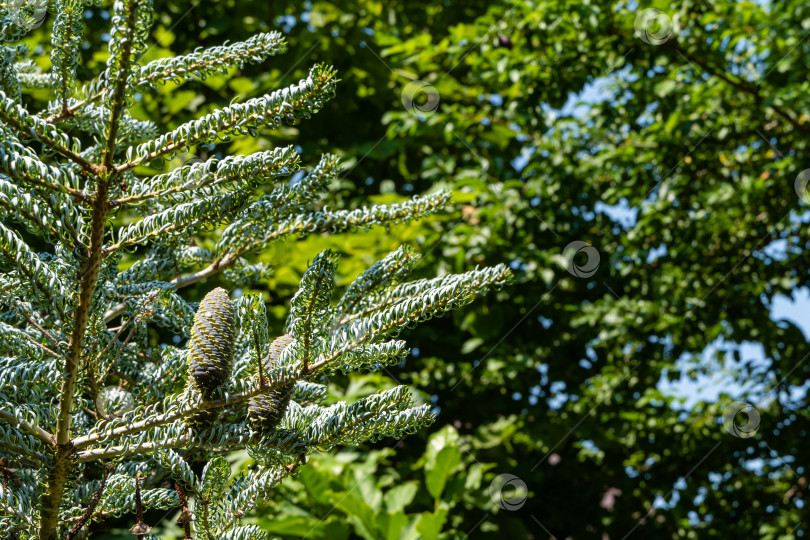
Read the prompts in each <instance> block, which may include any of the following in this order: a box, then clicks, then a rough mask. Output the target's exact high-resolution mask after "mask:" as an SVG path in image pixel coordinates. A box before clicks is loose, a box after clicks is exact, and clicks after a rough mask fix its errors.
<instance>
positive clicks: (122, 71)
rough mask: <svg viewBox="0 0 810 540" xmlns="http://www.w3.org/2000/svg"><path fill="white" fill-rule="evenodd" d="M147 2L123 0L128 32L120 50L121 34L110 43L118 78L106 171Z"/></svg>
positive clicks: (111, 67)
mask: <svg viewBox="0 0 810 540" xmlns="http://www.w3.org/2000/svg"><path fill="white" fill-rule="evenodd" d="M144 3H145V2H144V0H129V1H126V2H121V3H120V5H121V8H122V9H125V10H126V14H125V16H126V21H125V23H124V27H123V29H122V31H123V34H124V35H123V36H121V38H120V39H121V41H120V42H119V43H116V44H115V46H120V49H119V50H114V49H113V46H114V45H113V43H114V42H115V40H116V38H119V36H114V37H113V38H112V39H111V43H110V48H111V53H112V54H111V56H110V62H109V63H108V69H107V72H108V74H111V75H112V76H113V77H114V80H113V93H112V96H111V98H110V99H111V104H110V119H109V122H108V124H107V140H106V141H105V143H104V158H103V160H102V168H103V170H105V171H109V170H110V169H112V165H113V156H114V154H115V141H116V139H117V134H118V126H119V122H120V120H121V115H122V114H123V112H124V101H125V100H126V91H127V84H128V83H129V77H130V74H131V73H132V67H133V65H132V64H133V60H134V58H133V52H134V49H135V48H136V44H137V40H138V36H137V24H138V17H139V13H138V12H139V11H141V9H142V8H143V7H144ZM116 7H118V5H116ZM105 202H106V201H105Z"/></svg>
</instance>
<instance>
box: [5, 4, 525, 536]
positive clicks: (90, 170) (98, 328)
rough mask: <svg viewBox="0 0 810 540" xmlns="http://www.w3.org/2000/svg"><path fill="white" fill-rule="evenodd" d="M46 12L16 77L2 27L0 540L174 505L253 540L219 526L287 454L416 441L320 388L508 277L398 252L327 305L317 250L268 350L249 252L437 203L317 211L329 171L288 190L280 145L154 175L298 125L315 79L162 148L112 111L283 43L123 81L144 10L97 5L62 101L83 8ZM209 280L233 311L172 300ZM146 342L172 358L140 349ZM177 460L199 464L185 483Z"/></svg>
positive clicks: (315, 73)
mask: <svg viewBox="0 0 810 540" xmlns="http://www.w3.org/2000/svg"><path fill="white" fill-rule="evenodd" d="M31 4H32V5H33V2H32V3H31ZM55 4H56V8H57V9H56V11H55V13H56V15H55V18H54V19H53V25H52V40H51V44H50V45H49V46H47V47H45V49H46V50H47V49H49V50H50V56H51V60H52V62H51V65H52V68H51V70H50V71H45V72H42V71H40V70H39V68H37V67H36V64H35V63H33V62H32V61H31V60H32V55H33V54H38V53H32V52H31V51H30V50H29V49H27V48H26V47H23V46H16V45H15V44H14V43H13V40H16V39H19V38H20V37H21V36H22V35H24V34H25V31H26V28H25V27H21V26H20V25H19V21H20V20H21V19H20V17H19V13H12V12H11V11H10V8H9V7H8V6H7V5H3V6H0V19H2V22H3V24H4V25H5V26H4V28H5V30H4V32H3V33H2V34H0V40H2V41H3V43H5V45H2V46H0V210H2V214H0V216H1V217H0V291H1V292H0V458H2V459H5V460H7V461H5V462H4V463H7V464H8V466H7V468H8V469H9V470H13V471H14V475H15V477H14V478H15V481H14V482H8V483H4V485H3V486H2V491H1V492H0V531H3V534H4V535H6V536H4V537H8V538H20V539H31V538H40V539H42V540H53V539H56V538H64V537H65V535H66V534H68V533H70V534H72V535H81V534H83V532H82V530H81V529H82V528H83V527H86V526H89V525H90V524H92V523H99V522H104V521H105V520H108V519H110V518H112V517H115V516H129V517H130V518H131V520H132V521H133V522H134V523H135V525H133V527H136V528H137V530H138V531H147V530H151V533H150V534H151V535H152V537H159V536H160V534H161V530H162V529H161V527H162V524H161V523H145V521H144V520H145V519H146V518H144V517H143V516H145V515H148V513H144V512H145V510H148V509H164V510H166V511H168V510H171V509H178V511H179V509H180V508H182V510H183V515H184V516H187V517H188V516H189V515H192V516H193V519H191V518H190V519H187V520H186V521H185V522H184V528H185V529H186V530H187V535H188V534H191V535H196V536H194V537H195V538H217V539H234V540H235V539H242V538H261V537H262V534H263V533H262V532H261V531H260V530H259V529H258V528H257V527H256V526H254V525H244V524H241V523H240V520H239V518H240V517H242V516H244V515H245V514H247V513H248V512H249V511H250V510H251V509H252V508H254V507H255V505H256V504H257V502H258V501H262V500H264V499H266V498H267V497H268V496H269V495H270V493H271V489H272V487H273V486H274V485H275V484H276V483H278V482H280V481H281V480H282V479H283V478H284V477H285V476H287V475H288V474H290V473H291V471H293V470H294V469H295V466H297V464H299V463H301V462H303V461H304V457H305V456H306V454H307V453H310V452H313V451H325V450H329V449H331V448H334V447H336V446H339V445H346V444H359V443H361V442H363V441H366V440H378V439H380V438H383V437H392V436H393V437H400V436H402V435H403V434H405V433H410V432H414V431H416V430H419V429H421V428H424V427H425V426H427V425H429V424H430V423H431V422H432V421H433V415H432V413H431V411H430V409H429V407H428V406H427V405H425V404H418V403H416V400H415V397H414V395H413V393H412V392H411V391H410V390H409V389H408V388H406V387H403V386H399V387H396V388H393V389H390V390H386V391H381V392H378V393H375V394H372V395H370V396H367V397H365V398H363V399H360V400H358V401H356V402H354V403H351V404H348V403H344V402H337V403H334V404H331V405H324V403H323V402H324V398H325V397H326V391H327V387H326V382H327V378H328V376H329V375H330V374H332V373H335V372H338V371H340V372H351V371H356V370H364V371H367V370H374V369H382V368H383V367H385V366H388V365H393V364H396V363H399V362H400V361H401V360H402V358H403V357H404V356H405V355H406V354H408V349H407V347H406V346H405V343H404V342H403V341H400V340H397V339H395V337H396V334H397V333H398V332H399V331H400V330H402V329H403V328H405V327H407V326H409V325H413V324H415V323H418V322H420V321H424V320H427V319H429V318H431V317H434V316H437V315H440V314H442V313H444V312H446V311H448V310H450V309H454V308H457V307H459V306H461V305H464V304H466V303H468V302H470V301H472V300H473V299H474V298H475V297H476V296H477V295H479V294H481V293H483V292H486V291H488V290H490V289H492V288H495V287H498V286H500V285H502V284H504V283H506V282H507V281H508V280H509V279H510V274H509V272H508V270H507V269H506V268H504V267H503V266H497V267H492V268H483V269H475V270H471V271H469V272H466V273H463V274H447V275H442V276H439V277H436V278H431V279H418V280H410V281H409V280H408V279H407V278H408V275H409V273H410V271H411V270H412V269H413V267H414V266H415V264H416V263H417V261H418V256H417V254H416V252H415V251H414V250H413V249H411V248H408V247H402V248H400V249H399V250H397V251H396V252H394V253H392V254H390V255H388V256H386V257H385V258H383V259H381V260H380V261H378V262H377V263H376V264H374V265H373V266H372V267H371V268H369V269H368V270H367V271H366V272H364V273H363V274H361V275H360V276H358V277H357V278H356V279H355V280H354V281H353V282H352V283H351V284H350V285H349V286H348V287H347V288H346V289H345V290H343V291H338V290H336V287H335V275H336V274H337V272H338V267H339V257H338V254H337V253H335V252H332V251H325V252H323V253H321V254H319V255H318V256H316V257H315V258H314V260H313V261H312V264H311V265H310V266H309V268H308V269H307V270H306V271H305V272H304V274H303V276H302V278H301V284H300V288H299V291H298V292H297V293H296V294H295V296H294V297H293V298H292V300H291V302H290V306H289V317H288V320H287V328H286V332H287V334H288V335H284V336H283V337H281V338H278V339H277V340H276V341H273V342H272V343H271V340H270V336H271V335H272V334H273V333H274V332H272V331H271V328H270V327H269V325H268V319H267V316H266V311H265V310H266V307H265V303H264V301H263V299H262V297H261V295H259V294H254V293H251V292H249V291H250V289H249V286H250V284H251V283H255V282H256V281H257V280H260V279H261V277H262V276H263V275H265V273H266V271H267V269H266V268H264V267H263V266H262V265H257V264H255V263H254V262H253V261H251V257H252V256H253V254H255V253H256V252H257V251H259V250H261V249H262V248H264V247H266V246H267V245H268V244H270V243H273V242H280V241H283V240H287V239H289V241H290V242H293V241H296V240H300V239H302V238H305V237H306V236H308V235H312V234H335V233H339V232H342V231H353V230H357V229H364V228H368V227H373V226H380V225H388V224H391V223H401V222H406V221H409V220H413V219H417V218H420V217H424V216H429V215H431V214H433V213H435V212H437V211H440V210H442V209H443V208H446V207H447V203H448V202H449V199H450V194H449V193H446V192H442V191H439V192H436V193H434V194H431V195H426V196H421V197H413V198H411V199H406V200H402V201H400V202H395V203H391V204H386V205H377V206H373V207H369V208H360V209H356V210H350V211H349V210H331V209H329V205H327V204H323V203H324V202H325V198H326V197H327V193H328V186H329V184H330V183H331V182H333V181H334V180H335V179H336V177H337V176H338V174H339V173H340V163H339V160H338V159H337V158H336V157H335V156H331V155H324V156H321V158H320V160H319V161H318V162H317V163H316V164H315V165H314V166H313V167H311V168H310V169H309V171H308V172H307V174H305V175H304V176H303V177H302V178H301V179H300V180H299V181H297V182H295V183H293V184H291V183H290V182H289V181H288V178H289V177H290V175H292V174H293V173H295V172H296V171H298V170H299V169H300V168H301V156H299V155H298V153H297V152H296V151H295V150H294V149H293V148H292V147H284V148H275V149H271V150H264V151H260V152H256V153H253V154H250V155H235V156H226V157H222V158H219V157H215V158H212V159H209V160H208V161H206V162H204V163H186V164H183V165H179V166H176V167H172V166H171V165H167V164H170V163H171V160H172V158H173V157H175V156H179V155H181V154H183V153H189V152H193V151H195V147H196V146H197V145H200V144H208V145H210V144H219V145H221V147H222V148H227V144H226V143H227V141H229V140H230V139H231V138H233V137H240V136H255V135H257V134H258V133H259V132H260V131H262V130H268V129H270V130H272V129H276V128H278V127H280V126H282V125H284V124H294V123H297V122H299V121H301V120H305V119H307V118H309V117H310V116H311V115H313V114H315V113H316V112H317V111H318V110H320V109H321V108H322V107H323V106H324V105H325V104H326V102H327V101H328V100H329V99H330V98H331V97H332V95H333V93H334V91H335V86H336V83H337V78H336V74H335V72H334V70H333V69H331V68H329V67H327V66H321V65H318V66H314V67H313V68H312V69H311V70H310V72H309V75H308V76H307V77H305V78H303V79H302V80H300V81H299V82H297V83H295V84H292V85H291V86H289V87H287V88H282V89H279V90H277V91H275V92H272V93H270V94H267V95H264V96H259V97H255V98H252V99H248V100H245V101H243V102H239V103H234V104H231V105H230V106H228V107H225V108H223V109H219V110H215V111H213V112H210V113H208V114H206V115H204V116H202V117H200V118H198V119H197V120H194V121H191V122H188V123H186V124H182V125H180V126H177V127H176V128H174V129H172V130H170V131H167V132H165V133H160V130H159V128H158V126H157V125H156V124H155V123H154V122H152V121H150V120H149V119H143V118H135V117H134V116H132V115H131V114H130V113H131V111H130V108H131V105H132V102H133V92H134V91H135V89H138V91H139V92H148V91H150V88H151V87H152V86H154V85H157V84H167V83H170V84H179V83H185V84H194V82H193V81H195V80H196V79H198V78H204V77H207V76H210V75H213V74H218V73H225V74H231V73H232V72H233V71H234V70H236V69H238V68H239V67H241V66H243V65H245V64H248V63H256V62H263V61H265V60H266V59H267V58H268V57H270V56H272V55H274V54H277V53H280V52H283V51H284V49H285V44H284V40H283V38H282V36H281V35H280V34H278V33H276V32H270V33H266V34H260V35H258V36H256V37H254V38H252V39H250V40H248V41H245V42H241V43H230V44H226V45H222V46H219V47H214V48H210V49H207V50H198V51H194V52H192V53H190V54H187V55H184V56H180V57H176V58H170V59H161V60H157V61H153V62H148V63H145V64H143V65H141V58H142V56H143V53H144V52H145V50H146V40H147V38H148V36H149V30H150V25H151V22H152V17H153V10H152V7H151V4H150V2H149V1H148V0H118V1H116V2H115V3H114V5H113V6H112V9H111V18H110V21H111V29H110V32H109V34H110V36H111V39H110V41H109V43H110V45H109V58H108V60H107V67H106V70H104V72H102V73H100V74H98V75H97V76H96V77H94V78H93V79H91V80H89V81H81V80H78V79H77V78H76V68H77V65H78V59H79V56H78V47H77V46H76V44H77V43H80V42H81V40H82V37H81V36H82V32H83V29H82V24H81V23H82V17H81V16H82V13H83V12H84V10H85V9H93V8H92V6H90V5H87V4H85V3H83V2H81V1H79V0H56V2H55ZM24 20H25V21H29V20H28V19H24ZM12 21H13V23H14V24H16V25H17V26H15V27H13V28H12V27H11V26H9V25H10V24H12ZM29 22H30V21H29ZM25 24H29V23H28V22H26V23H25ZM30 24H31V25H33V24H34V23H33V22H32V23H30ZM47 24H50V22H49V23H47ZM23 26H24V25H23ZM12 30H13V31H12ZM187 81H189V82H187ZM31 89H38V90H37V91H38V92H41V91H42V89H47V90H50V91H51V92H52V93H51V97H52V101H51V102H50V103H49V105H48V107H47V108H46V109H45V110H41V111H31V110H29V109H28V108H27V107H26V105H25V104H24V103H25V102H24V101H23V99H22V96H23V95H24V94H25V93H26V92H28V91H29V90H31ZM39 95H41V94H39ZM223 271H226V272H225V273H224V274H223V275H222V276H221V277H222V278H224V279H226V280H236V281H238V282H239V283H240V284H242V285H241V286H242V287H246V289H245V290H246V291H248V292H247V293H245V294H242V295H241V296H238V295H234V296H235V298H234V300H233V302H232V301H231V299H230V298H229V296H228V294H227V293H226V292H225V290H224V289H213V290H211V292H210V293H209V294H208V295H206V297H205V298H203V299H202V302H201V303H200V305H199V306H198V307H197V306H195V304H194V303H193V301H195V300H197V299H198V298H193V297H191V295H186V293H185V292H184V287H186V286H188V285H191V284H195V283H200V282H204V281H205V280H207V279H209V278H211V277H212V276H215V275H217V274H218V273H221V272H223ZM207 289H211V287H208V288H207ZM157 328H160V330H161V332H163V334H162V335H166V332H168V333H169V335H172V334H173V335H174V336H177V338H178V339H177V340H176V341H175V343H174V344H172V343H159V344H156V343H155V340H154V337H155V336H156V335H159V334H158V333H157V332H156V331H155V330H156V329H157ZM277 330H278V329H276V332H277ZM183 338H190V339H189V340H188V343H187V344H186V341H185V339H183ZM111 388H112V389H113V390H112V393H113V394H115V396H118V397H122V396H123V399H118V400H117V401H116V403H119V405H116V406H115V407H108V406H106V405H104V404H105V403H107V401H109V400H108V399H107V397H105V396H109V395H111V390H110V389H111ZM240 448H246V449H247V450H248V451H249V452H250V454H251V456H252V457H253V458H254V461H255V465H254V466H253V467H252V468H250V469H248V470H245V471H244V472H242V473H240V475H238V476H237V477H236V478H231V475H230V465H229V464H228V461H227V459H226V458H225V457H224V454H226V453H227V452H230V451H232V450H236V449H240ZM192 461H193V462H195V463H199V462H204V463H205V466H204V468H203V470H202V473H201V474H198V473H196V472H195V470H199V469H193V468H192V466H191V465H190V462H192ZM99 471H106V472H105V474H104V475H102V474H100V472H99ZM139 471H142V472H143V473H144V474H143V476H142V477H141V476H138V477H137V479H136V473H139ZM175 486H176V487H175ZM187 501H191V508H189V507H188V506H189V505H188V504H187ZM85 530H86V529H85Z"/></svg>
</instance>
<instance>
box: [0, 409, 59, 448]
mask: <svg viewBox="0 0 810 540" xmlns="http://www.w3.org/2000/svg"><path fill="white" fill-rule="evenodd" d="M0 419H2V420H5V421H6V422H8V423H9V424H11V425H12V426H14V427H16V428H19V429H21V430H23V431H24V432H26V433H28V434H29V435H33V436H34V437H36V438H37V439H39V440H40V441H42V442H44V443H45V444H47V445H48V446H50V445H52V444H53V442H54V436H53V435H51V434H50V433H48V432H47V431H45V430H44V429H42V428H41V427H39V426H34V425H32V424H30V423H28V422H26V421H25V420H20V419H19V418H17V416H16V415H15V414H14V413H12V412H9V411H6V410H4V409H0Z"/></svg>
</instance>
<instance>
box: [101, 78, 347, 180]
mask: <svg viewBox="0 0 810 540" xmlns="http://www.w3.org/2000/svg"><path fill="white" fill-rule="evenodd" d="M336 83H337V79H336V77H335V72H334V70H332V69H331V68H327V67H325V66H316V67H315V68H313V69H312V70H311V72H310V76H309V77H308V78H307V79H302V80H301V81H299V83H298V84H297V85H293V86H292V87H290V88H285V89H284V90H278V91H275V92H273V93H272V94H267V95H265V96H262V97H260V98H253V99H251V100H249V101H247V102H246V103H235V104H233V105H230V106H228V107H224V108H223V109H221V110H218V111H215V112H213V113H211V114H208V115H206V116H203V117H202V118H199V119H197V120H194V121H191V122H186V123H185V124H183V125H181V126H180V127H178V128H177V129H175V130H174V131H171V132H169V133H166V134H164V135H161V136H160V137H158V138H157V139H153V140H151V141H147V142H145V143H143V144H140V145H138V146H137V147H130V148H129V149H128V150H127V157H128V159H129V161H128V162H126V163H123V164H121V165H118V166H117V167H116V171H118V172H123V171H128V170H130V169H133V168H135V167H137V166H138V165H141V164H142V163H148V162H150V161H153V160H155V159H158V158H161V157H167V156H170V155H174V154H176V153H177V152H179V151H181V150H182V149H183V148H188V147H191V146H193V145H195V144H198V143H202V142H211V141H213V140H216V138H217V137H220V136H221V134H232V133H238V134H251V135H253V134H255V133H256V129H257V128H258V127H260V126H266V127H269V128H271V129H276V128H278V127H280V126H281V123H282V120H283V121H286V122H290V123H294V122H295V121H297V120H298V119H300V118H309V117H310V116H311V115H312V113H314V112H316V111H317V110H319V109H320V108H321V107H322V106H323V104H324V103H325V102H326V101H327V100H328V99H331V97H332V96H333V95H334V91H335V89H334V87H335V84H336Z"/></svg>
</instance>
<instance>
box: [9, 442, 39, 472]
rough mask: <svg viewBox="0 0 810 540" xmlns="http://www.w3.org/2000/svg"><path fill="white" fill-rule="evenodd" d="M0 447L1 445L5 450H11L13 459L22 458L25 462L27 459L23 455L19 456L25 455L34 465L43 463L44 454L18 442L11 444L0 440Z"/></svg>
mask: <svg viewBox="0 0 810 540" xmlns="http://www.w3.org/2000/svg"><path fill="white" fill-rule="evenodd" d="M0 447H3V448H5V449H6V450H10V451H11V452H13V453H14V454H15V459H22V460H23V461H25V462H27V461H28V460H26V459H25V457H21V456H27V457H28V458H30V459H31V460H32V461H31V463H33V465H34V466H39V464H40V463H43V462H44V461H45V456H43V455H42V454H40V453H39V452H36V451H34V450H31V449H30V448H25V447H24V446H20V445H18V444H11V443H9V442H5V441H0Z"/></svg>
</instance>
